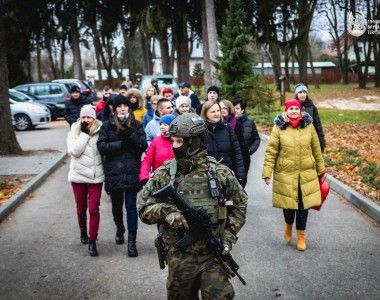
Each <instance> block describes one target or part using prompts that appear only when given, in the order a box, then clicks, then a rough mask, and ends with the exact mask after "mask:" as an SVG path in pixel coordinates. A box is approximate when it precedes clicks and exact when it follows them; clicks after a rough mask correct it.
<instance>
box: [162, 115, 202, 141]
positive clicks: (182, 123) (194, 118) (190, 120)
mask: <svg viewBox="0 0 380 300" xmlns="http://www.w3.org/2000/svg"><path fill="white" fill-rule="evenodd" d="M206 130H207V127H206V123H205V121H204V120H203V119H202V118H201V117H200V116H198V115H197V114H194V113H184V114H182V115H179V116H178V117H176V118H175V119H174V120H173V121H172V122H171V124H170V128H169V134H170V136H174V137H182V138H186V137H195V136H198V135H201V134H203V133H205V132H206Z"/></svg>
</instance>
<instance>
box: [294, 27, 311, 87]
mask: <svg viewBox="0 0 380 300" xmlns="http://www.w3.org/2000/svg"><path fill="white" fill-rule="evenodd" d="M308 43H309V35H307V34H305V35H304V36H303V37H302V38H300V39H299V41H298V42H297V52H298V74H299V81H300V82H302V83H304V84H307V57H308V51H307V49H305V47H307V45H308Z"/></svg>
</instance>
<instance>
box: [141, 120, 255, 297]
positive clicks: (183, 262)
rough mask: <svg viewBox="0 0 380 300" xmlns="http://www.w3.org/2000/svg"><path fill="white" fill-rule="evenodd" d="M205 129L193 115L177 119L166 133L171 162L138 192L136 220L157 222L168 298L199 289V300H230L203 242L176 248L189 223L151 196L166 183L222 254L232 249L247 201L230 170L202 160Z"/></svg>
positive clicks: (192, 294)
mask: <svg viewBox="0 0 380 300" xmlns="http://www.w3.org/2000/svg"><path fill="white" fill-rule="evenodd" d="M206 131H207V128H206V124H205V122H204V120H202V119H201V118H200V117H199V116H198V115H197V114H194V113H186V114H183V115H180V116H178V117H176V118H175V119H174V120H173V121H172V123H171V125H170V130H169V132H170V136H171V139H172V147H173V152H174V155H175V159H173V160H170V161H168V162H166V163H165V164H164V166H162V167H160V168H158V169H157V170H156V171H155V173H154V175H153V177H152V178H151V179H150V180H149V181H148V183H147V184H146V185H145V186H144V187H143V189H142V190H141V191H140V192H139V194H138V210H139V216H140V219H141V221H143V222H144V223H147V224H155V223H157V224H160V225H159V233H160V236H162V241H163V244H164V249H165V251H166V252H167V256H166V259H167V262H168V269H169V271H168V278H167V282H166V288H167V298H168V299H198V292H199V290H200V292H201V295H202V299H233V297H234V288H233V286H232V284H231V283H230V282H229V280H228V276H227V275H226V273H225V272H226V271H225V270H224V269H223V266H222V265H221V264H220V263H219V262H218V260H217V259H216V257H215V254H214V253H213V252H212V251H211V249H210V248H209V246H208V243H207V242H206V241H205V240H203V239H199V240H196V241H195V242H193V243H191V244H190V246H188V247H187V248H186V249H179V248H178V247H176V242H177V241H179V240H181V239H182V238H183V237H184V236H185V234H186V233H187V234H189V232H188V231H187V230H188V226H189V223H190V221H189V223H188V220H186V219H185V217H184V216H183V215H182V213H181V211H180V210H179V209H178V208H177V207H176V206H175V205H174V204H173V202H172V201H171V200H170V199H168V198H166V197H163V198H161V199H160V198H158V197H156V196H154V195H153V193H154V192H155V191H157V190H160V189H161V188H163V187H164V186H166V185H167V184H169V183H171V184H172V186H173V187H174V188H175V190H176V192H178V193H180V194H181V195H182V196H183V197H185V198H186V200H187V201H188V202H189V203H190V204H191V206H193V207H194V208H195V209H203V210H205V211H207V214H208V216H209V217H210V226H211V227H212V235H213V236H214V237H215V238H217V239H218V240H220V241H221V243H222V249H223V252H222V255H226V254H228V253H229V252H230V251H231V249H232V246H233V245H234V244H235V243H236V241H237V234H238V233H239V231H240V229H241V228H242V227H243V225H244V223H245V217H246V209H247V198H248V197H247V194H246V193H245V191H244V190H243V188H242V187H241V186H240V184H239V182H238V181H237V180H236V177H235V176H233V174H232V172H231V170H230V169H229V168H227V167H226V166H224V165H222V164H220V163H219V162H217V161H216V160H215V159H214V158H212V157H209V156H207V151H206V150H205V149H204V147H203V146H202V144H203V142H202V140H203V138H204V136H205V133H206ZM209 174H212V175H209ZM209 176H213V177H212V178H214V179H215V180H216V182H217V189H218V190H219V191H220V192H221V193H223V197H224V198H226V199H228V203H227V202H226V203H227V205H228V209H226V206H224V204H222V203H221V202H218V200H217V199H216V198H214V197H213V196H211V195H212V193H211V191H210V185H209V180H210V177H209ZM215 188H216V187H215V186H214V187H213V191H214V192H215ZM218 203H220V204H219V205H218Z"/></svg>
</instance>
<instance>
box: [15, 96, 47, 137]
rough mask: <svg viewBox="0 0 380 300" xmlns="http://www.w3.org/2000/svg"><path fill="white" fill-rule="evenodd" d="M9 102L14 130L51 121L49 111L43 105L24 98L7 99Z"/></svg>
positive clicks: (21, 129)
mask: <svg viewBox="0 0 380 300" xmlns="http://www.w3.org/2000/svg"><path fill="white" fill-rule="evenodd" d="M9 104H10V108H11V114H12V117H13V118H14V122H15V123H14V127H15V128H16V130H20V131H23V130H27V129H30V128H34V127H36V126H37V125H43V124H47V123H49V122H50V121H51V116H50V111H49V109H47V108H46V106H44V105H41V104H38V103H30V102H28V100H25V99H18V100H12V99H9Z"/></svg>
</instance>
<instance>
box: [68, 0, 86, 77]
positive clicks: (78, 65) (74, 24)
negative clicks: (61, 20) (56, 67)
mask: <svg viewBox="0 0 380 300" xmlns="http://www.w3.org/2000/svg"><path fill="white" fill-rule="evenodd" d="M69 2H70V3H69V5H68V9H69V10H70V12H71V16H72V17H71V18H70V34H71V43H70V46H71V51H72V52H73V67H74V78H76V79H82V78H83V69H82V58H81V53H80V41H79V28H78V21H77V16H78V9H77V5H78V4H77V3H76V2H75V1H69Z"/></svg>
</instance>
